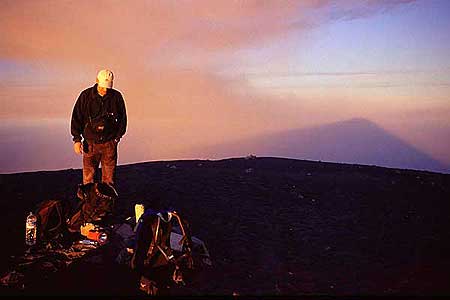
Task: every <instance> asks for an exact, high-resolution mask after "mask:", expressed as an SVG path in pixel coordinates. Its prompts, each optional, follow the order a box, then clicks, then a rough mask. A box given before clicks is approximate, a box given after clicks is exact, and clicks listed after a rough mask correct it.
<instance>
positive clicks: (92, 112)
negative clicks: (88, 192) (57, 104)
mask: <svg viewBox="0 0 450 300" xmlns="http://www.w3.org/2000/svg"><path fill="white" fill-rule="evenodd" d="M113 80H114V75H113V73H112V72H111V71H110V70H101V71H100V72H98V75H97V80H96V84H95V85H94V86H93V87H90V88H87V89H86V90H84V91H82V92H81V94H80V96H79V97H78V99H77V101H76V103H75V106H74V108H73V112H72V120H71V133H72V136H73V141H74V144H73V150H74V151H75V153H77V154H82V155H83V184H87V183H90V182H94V175H95V172H96V170H97V168H98V166H99V164H100V163H101V168H102V182H104V183H109V184H111V185H113V184H114V175H115V168H116V164H117V145H118V143H119V141H120V139H121V138H122V136H123V135H124V134H125V131H126V127H127V113H126V109H125V101H124V100H123V97H122V94H121V93H120V92H119V91H117V90H114V89H113V88H112V86H113Z"/></svg>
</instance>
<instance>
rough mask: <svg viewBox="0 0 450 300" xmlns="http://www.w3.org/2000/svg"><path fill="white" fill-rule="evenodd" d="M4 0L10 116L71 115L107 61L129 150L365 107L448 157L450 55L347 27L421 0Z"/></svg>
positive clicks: (382, 19) (227, 136)
mask: <svg viewBox="0 0 450 300" xmlns="http://www.w3.org/2000/svg"><path fill="white" fill-rule="evenodd" d="M2 3H3V4H2V10H1V11H0V36H1V37H2V38H1V41H0V81H1V83H0V85H1V92H0V104H1V107H2V109H1V111H0V116H1V118H2V119H4V120H10V121H12V122H14V121H20V120H23V119H27V120H31V119H32V120H38V121H39V120H42V122H45V120H48V119H63V120H67V122H68V121H69V118H70V114H71V110H72V107H73V104H74V102H75V100H76V97H77V96H78V95H79V93H80V91H81V90H83V89H84V88H86V87H88V86H90V85H92V84H93V83H94V80H95V75H96V73H97V71H98V70H99V69H101V68H110V69H111V70H113V72H114V73H115V76H116V80H115V88H117V89H118V90H120V91H121V92H122V93H123V95H124V97H125V100H126V104H127V109H128V115H129V120H130V124H129V128H128V133H127V136H125V138H124V142H125V141H126V139H127V138H128V139H129V140H128V142H129V144H128V145H129V147H130V148H137V147H138V146H139V147H140V148H141V149H138V150H137V149H134V150H133V151H134V152H133V154H129V155H128V156H127V155H125V156H124V160H125V161H129V162H131V161H138V160H153V159H162V158H176V157H177V152H178V151H181V149H186V148H190V147H191V146H192V147H193V146H198V145H201V144H205V145H206V144H215V143H218V142H221V141H226V140H235V139H238V138H241V137H245V136H252V135H256V134H260V133H267V132H274V131H279V130H282V129H288V128H301V127H306V126H311V125H319V124H325V123H330V122H334V121H339V120H346V119H350V118H354V117H362V118H367V119H370V120H371V121H374V122H376V123H377V124H379V125H380V126H381V127H383V128H385V129H387V130H388V131H390V132H393V133H395V134H397V135H398V136H399V137H400V138H402V139H403V140H405V141H407V142H408V143H411V144H412V145H414V146H416V147H418V148H420V149H421V150H423V151H425V152H427V153H429V154H431V155H432V156H433V157H435V158H437V159H439V160H441V161H445V162H446V163H450V141H449V138H448V137H443V136H442V135H445V134H446V132H447V131H446V130H447V129H448V128H450V121H449V120H450V104H449V103H450V101H449V100H450V99H449V95H450V93H449V91H450V89H449V79H450V76H449V73H450V69H449V67H448V66H450V64H447V63H448V62H449V60H448V59H447V58H448V55H445V54H442V53H444V51H442V49H441V48H439V47H438V46H436V47H437V48H436V49H434V48H433V49H431V48H430V49H425V50H429V51H431V52H430V53H429V55H430V56H439V55H440V56H439V57H441V59H440V60H437V61H434V60H432V59H431V58H430V60H429V61H426V59H425V62H424V63H423V65H420V64H416V63H415V62H414V61H415V60H414V58H415V56H414V55H416V54H414V55H412V54H411V53H412V52H411V51H413V50H414V49H415V48H414V47H415V46H414V45H413V44H410V46H413V47H409V48H405V49H400V48H399V47H396V48H392V49H391V48H389V47H390V46H389V43H386V44H385V45H384V44H381V46H380V47H379V48H378V49H375V50H374V51H373V53H372V52H370V53H368V52H367V51H366V49H365V48H363V47H364V43H365V42H361V44H358V43H357V42H355V44H353V45H344V44H345V43H346V42H343V41H347V38H349V37H350V38H349V40H350V41H355V40H356V41H357V38H358V37H359V35H358V34H362V36H364V32H363V31H362V32H354V33H352V35H350V34H349V36H345V34H344V35H342V36H340V34H341V33H340V32H338V31H339V30H343V31H344V32H345V31H346V30H345V28H344V27H342V26H348V24H351V22H366V23H361V24H355V26H353V27H352V28H356V27H358V26H359V27H358V28H363V30H366V29H364V28H365V27H364V26H367V35H368V33H369V30H373V27H374V26H371V24H370V22H379V23H377V24H380V31H381V32H380V35H379V37H378V38H376V37H374V38H373V39H374V40H376V39H382V37H383V36H384V35H386V34H383V32H394V33H396V34H397V31H399V30H400V29H397V27H395V26H396V24H395V20H396V18H397V19H398V18H409V16H413V15H414V13H416V12H415V11H418V10H420V9H421V7H420V6H418V5H419V4H420V5H422V6H423V5H426V3H425V4H424V2H420V3H419V4H417V5H416V3H415V2H414V1H365V2H364V4H361V2H360V1H343V2H333V1H325V0H324V1H320V0H317V1H132V2H127V3H125V2H123V1H96V2H95V3H92V2H90V1H76V2H67V1H2ZM435 6H436V8H435V9H436V10H438V9H439V7H438V6H437V5H435ZM430 11H431V8H430ZM389 18H390V19H389ZM411 18H413V17H411ZM386 20H387V21H386ZM424 22H426V20H424ZM386 24H387V25H386ZM339 26H341V27H342V28H340V27H339ZM382 26H384V27H382ZM388 26H392V28H391V27H388ZM417 26H419V25H417ZM436 26H437V25H436ZM370 27H372V28H370ZM369 28H370V29H369ZM398 34H402V35H404V34H403V33H398ZM443 34H444V33H443ZM327 35H328V36H331V37H333V38H326V36H327ZM413 35H414V34H413ZM417 36H418V37H417V39H419V37H420V38H421V36H420V35H419V33H418V35H417ZM406 38H407V36H406V35H405V39H406ZM405 41H406V42H408V40H405ZM406 42H405V43H406ZM377 43H378V44H380V43H379V41H378V40H377ZM405 43H404V44H405ZM410 43H411V42H410ZM366 44H367V43H366ZM436 45H438V44H436ZM358 47H359V48H358ZM445 47H447V46H446V45H445ZM445 47H444V48H445ZM324 49H325V50H326V51H325V50H324ZM399 49H400V50H399ZM417 49H419V47H418V46H417ZM419 50H420V51H422V49H421V48H420V49H419ZM419 50H417V52H418V51H419ZM425 50H423V51H425ZM321 51H323V52H321ZM358 51H359V52H358ZM377 51H378V52H377ZM423 51H422V52H420V53H425V52H423ZM433 51H437V52H439V53H441V52H442V53H441V54H439V55H433V54H434V52H433ZM317 53H319V54H317ZM418 53H419V52H418ZM420 53H419V54H420ZM391 54H392V55H391ZM419 54H417V55H419ZM333 55H336V57H334V56H333ZM395 55H398V57H408V58H405V61H402V62H398V61H399V59H397V57H396V56H395ZM408 55H409V56H408ZM365 57H366V58H367V57H372V58H371V59H363V58H365ZM390 61H392V63H391V64H390V65H392V68H391V69H387V67H386V65H387V63H386V62H390ZM396 62H398V64H397V65H395V63H396ZM436 66H440V67H441V68H437V67H436ZM423 69H425V70H426V71H422V70H423ZM410 70H412V71H410ZM430 70H431V71H430ZM366 73H369V74H366ZM386 83H388V84H391V85H394V86H386ZM424 83H426V84H424ZM396 85H398V86H396ZM418 128H426V129H424V130H423V132H420V130H418ZM436 140H439V142H436ZM68 142H70V136H68ZM138 143H140V144H139V145H138ZM192 156H195V153H193V154H192Z"/></svg>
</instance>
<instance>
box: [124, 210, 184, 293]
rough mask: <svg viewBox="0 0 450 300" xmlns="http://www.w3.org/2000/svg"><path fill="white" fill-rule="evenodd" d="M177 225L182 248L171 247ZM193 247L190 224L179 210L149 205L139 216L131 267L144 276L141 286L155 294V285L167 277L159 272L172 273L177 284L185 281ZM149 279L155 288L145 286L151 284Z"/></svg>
mask: <svg viewBox="0 0 450 300" xmlns="http://www.w3.org/2000/svg"><path fill="white" fill-rule="evenodd" d="M174 226H179V227H180V228H179V229H180V231H181V233H182V238H181V240H180V241H179V245H180V246H181V251H174V249H172V248H171V244H170V235H171V233H172V229H173V227H174ZM191 247H192V237H191V233H190V229H189V224H188V222H187V221H186V220H184V219H183V218H181V217H180V215H179V214H178V213H177V212H175V211H159V212H158V211H153V210H150V209H147V210H146V211H145V213H144V214H143V215H142V216H141V218H140V219H139V223H138V226H137V229H136V244H135V249H134V251H133V257H132V259H131V268H132V269H133V270H135V271H136V272H137V273H138V275H139V276H141V279H140V280H141V283H140V286H141V289H142V290H144V291H145V292H146V293H149V294H153V293H154V292H155V291H156V290H157V289H158V288H156V289H155V287H159V286H162V284H161V283H159V284H158V282H157V281H158V280H159V281H161V279H163V280H164V278H160V276H158V274H166V275H169V276H166V277H170V278H169V279H168V280H169V281H170V280H171V281H173V282H175V283H177V284H179V283H184V280H183V273H185V272H188V271H189V270H190V269H192V268H193V261H192V254H191ZM166 279H167V278H166ZM149 282H150V283H152V284H151V285H150V286H152V288H151V289H149V288H144V286H145V287H146V286H149V284H148V283H149ZM166 283H167V282H165V283H164V285H165V284H166Z"/></svg>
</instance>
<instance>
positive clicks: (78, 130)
mask: <svg viewBox="0 0 450 300" xmlns="http://www.w3.org/2000/svg"><path fill="white" fill-rule="evenodd" d="M83 99H84V94H83V93H81V94H80V96H79V97H78V99H77V101H76V102H75V106H74V107H73V111H72V119H71V122H70V132H71V134H72V136H73V141H74V142H80V141H81V134H82V133H83V127H84V125H83V124H84V117H83V110H82V102H84V101H83Z"/></svg>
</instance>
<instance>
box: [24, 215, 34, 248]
mask: <svg viewBox="0 0 450 300" xmlns="http://www.w3.org/2000/svg"><path fill="white" fill-rule="evenodd" d="M36 238H37V217H36V216H35V215H34V214H33V213H32V212H31V211H30V214H29V215H28V217H27V221H26V224H25V244H26V245H27V246H34V245H36Z"/></svg>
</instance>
